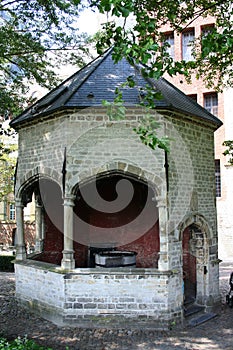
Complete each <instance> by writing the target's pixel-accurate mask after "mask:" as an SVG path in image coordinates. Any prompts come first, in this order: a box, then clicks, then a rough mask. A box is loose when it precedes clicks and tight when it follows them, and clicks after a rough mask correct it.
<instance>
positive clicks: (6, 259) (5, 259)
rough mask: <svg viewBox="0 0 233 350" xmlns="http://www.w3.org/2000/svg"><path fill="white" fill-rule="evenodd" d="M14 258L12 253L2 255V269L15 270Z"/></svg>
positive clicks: (0, 260) (0, 264)
mask: <svg viewBox="0 0 233 350" xmlns="http://www.w3.org/2000/svg"><path fill="white" fill-rule="evenodd" d="M13 259H14V257H13V256H12V255H0V271H8V272H13V271H14V265H13V263H12V260H13ZM0 344H1V343H0ZM0 349H2V348H1V346H0Z"/></svg>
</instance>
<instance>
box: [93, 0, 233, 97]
mask: <svg viewBox="0 0 233 350" xmlns="http://www.w3.org/2000/svg"><path fill="white" fill-rule="evenodd" d="M90 5H91V6H92V7H96V8H98V9H99V11H100V12H101V13H108V15H110V18H111V21H108V22H107V23H105V25H104V27H103V34H102V35H100V36H99V38H98V42H97V49H98V52H99V53H101V52H102V51H103V50H105V49H106V48H108V47H109V46H111V45H114V51H113V57H114V60H115V61H116V62H118V61H119V60H121V58H122V57H126V58H127V59H128V60H129V61H130V60H132V59H133V60H134V61H135V62H136V63H138V62H141V63H143V64H145V65H147V66H148V67H147V74H148V76H150V77H151V78H155V79H157V78H159V77H161V76H162V75H163V74H164V72H167V73H168V74H170V75H175V74H176V73H181V74H184V75H185V77H186V79H187V80H188V81H190V80H191V74H192V73H193V72H194V73H195V74H196V76H197V78H199V77H202V78H203V79H204V81H205V82H206V85H207V86H212V87H213V86H215V87H216V89H217V90H221V88H222V87H223V86H224V85H230V86H232V85H233V82H232V77H233V71H232V60H233V29H232V28H233V26H232V18H233V7H232V2H231V0H226V1H219V0H197V1H188V0H187V1H177V0H170V1H160V0H153V1H152V0H151V1H137V0H130V1H125V0H99V1H98V0H97V1H90ZM208 15H210V16H214V17H215V19H216V23H215V28H214V30H213V31H211V32H209V33H208V35H207V36H205V37H204V38H203V37H200V38H198V40H196V42H195V43H194V48H193V53H194V56H195V59H194V60H193V61H190V62H185V61H181V62H179V61H177V62H175V61H173V60H172V58H171V57H169V54H168V52H167V46H168V44H164V38H163V37H162V35H161V33H160V28H161V25H163V24H167V23H169V24H170V26H171V30H174V31H175V32H176V33H177V34H178V35H179V34H180V33H181V32H182V31H183V30H185V29H186V27H187V26H188V25H189V24H191V23H192V22H193V20H195V19H198V17H200V16H203V17H206V16H208ZM111 16H112V17H111ZM114 16H115V18H119V17H121V18H123V24H119V21H117V20H116V21H114ZM132 17H133V18H134V21H133V24H131V25H130V24H129V25H128V23H127V20H128V22H130V20H131V19H132Z"/></svg>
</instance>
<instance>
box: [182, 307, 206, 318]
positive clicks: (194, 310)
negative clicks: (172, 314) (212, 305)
mask: <svg viewBox="0 0 233 350" xmlns="http://www.w3.org/2000/svg"><path fill="white" fill-rule="evenodd" d="M204 309H205V307H204V306H200V305H196V304H190V305H188V306H187V307H186V308H185V310H184V317H189V316H191V315H194V314H197V313H200V312H203V311H204Z"/></svg>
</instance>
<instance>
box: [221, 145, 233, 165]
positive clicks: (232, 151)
mask: <svg viewBox="0 0 233 350" xmlns="http://www.w3.org/2000/svg"><path fill="white" fill-rule="evenodd" d="M223 146H226V147H227V149H226V151H224V152H223V154H224V156H226V155H228V156H229V163H230V164H231V165H233V140H228V141H224V142H223Z"/></svg>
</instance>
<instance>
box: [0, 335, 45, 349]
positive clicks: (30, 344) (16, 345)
mask: <svg viewBox="0 0 233 350" xmlns="http://www.w3.org/2000/svg"><path fill="white" fill-rule="evenodd" d="M0 350H52V348H47V347H46V348H45V347H43V346H40V345H38V344H36V343H35V342H34V341H33V340H30V339H27V338H26V337H25V338H23V339H22V338H20V337H18V338H17V339H15V340H13V341H7V340H6V339H4V338H0Z"/></svg>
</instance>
